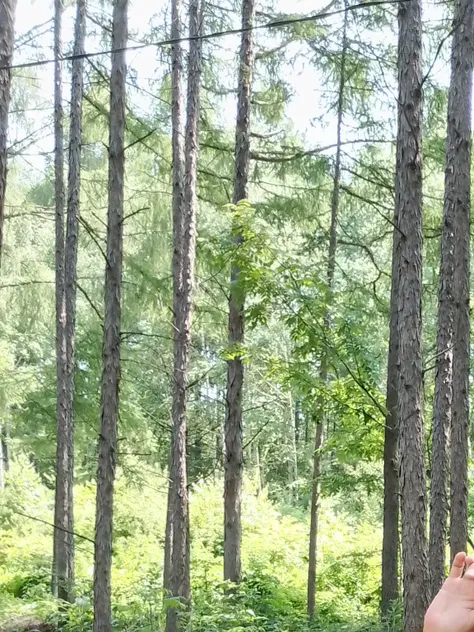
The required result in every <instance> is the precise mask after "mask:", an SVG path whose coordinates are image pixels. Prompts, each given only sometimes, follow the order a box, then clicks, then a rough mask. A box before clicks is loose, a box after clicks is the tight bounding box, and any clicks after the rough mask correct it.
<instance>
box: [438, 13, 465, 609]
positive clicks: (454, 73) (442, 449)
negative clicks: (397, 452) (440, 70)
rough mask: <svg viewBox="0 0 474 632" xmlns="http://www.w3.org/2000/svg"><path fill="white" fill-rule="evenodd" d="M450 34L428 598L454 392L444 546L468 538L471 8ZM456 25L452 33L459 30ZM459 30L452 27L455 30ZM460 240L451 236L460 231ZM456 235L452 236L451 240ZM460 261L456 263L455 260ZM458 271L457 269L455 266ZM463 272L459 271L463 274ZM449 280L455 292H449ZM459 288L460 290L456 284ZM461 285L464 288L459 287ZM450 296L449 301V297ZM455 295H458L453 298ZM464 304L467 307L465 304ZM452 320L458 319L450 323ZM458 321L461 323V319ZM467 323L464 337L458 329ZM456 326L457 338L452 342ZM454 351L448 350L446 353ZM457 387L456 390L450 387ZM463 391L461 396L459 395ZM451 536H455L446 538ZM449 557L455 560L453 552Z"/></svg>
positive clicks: (441, 552) (441, 551)
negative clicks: (466, 309)
mask: <svg viewBox="0 0 474 632" xmlns="http://www.w3.org/2000/svg"><path fill="white" fill-rule="evenodd" d="M453 22H454V27H455V28H454V32H453V42H452V52H451V84H450V87H449V102H448V128H447V136H446V167H445V189H444V209H443V233H442V239H441V267H440V274H439V287H438V337H437V349H436V353H437V366H436V375H435V397H434V403H433V448H432V458H431V462H432V466H431V506H430V549H429V553H430V554H429V560H430V577H431V596H432V597H434V595H435V594H436V593H437V592H438V590H439V588H440V586H441V584H442V582H443V580H444V576H445V562H446V531H447V516H448V498H447V486H448V432H449V429H450V426H451V421H452V404H453V390H456V393H457V395H456V402H457V406H458V408H457V410H458V411H459V414H458V415H457V417H456V419H455V420H453V428H454V426H456V429H455V430H454V433H453V445H452V468H453V478H452V489H453V500H454V497H455V496H456V499H455V500H454V504H453V513H452V525H451V528H452V527H453V526H454V533H453V530H452V532H451V543H452V544H453V545H454V546H453V547H452V550H453V552H457V551H460V550H461V549H462V550H465V547H466V538H467V532H466V529H467V504H466V502H467V499H466V496H465V494H467V420H468V404H467V400H466V401H463V400H464V398H465V397H466V396H467V377H468V370H469V352H468V346H469V321H468V320H467V321H466V320H465V319H463V317H462V315H461V311H462V310H460V307H461V304H462V303H463V299H462V298H461V295H462V294H463V292H464V293H465V294H464V304H465V305H466V306H467V307H468V287H469V272H468V270H467V276H466V265H467V268H468V267H469V255H468V253H467V257H466V258H464V255H463V254H462V253H463V248H467V249H469V230H468V232H467V234H466V235H462V230H464V229H465V226H466V225H465V223H464V222H465V221H466V218H467V227H469V207H470V144H471V92H472V59H471V58H472V54H471V53H472V45H473V41H472V32H471V31H472V27H473V17H472V7H471V4H470V3H467V2H465V1H459V0H458V1H457V2H456V3H455V9H454V20H453ZM460 22H462V26H460V27H459V23H460ZM458 27H459V28H458ZM458 226H459V229H460V231H461V232H460V234H458V233H457V230H459V229H458V228H457V227H458ZM455 232H456V234H455ZM456 256H460V258H459V260H458V261H456V259H455V257H456ZM456 264H457V265H456ZM463 266H464V267H463ZM463 277H464V279H463ZM455 280H456V282H457V283H456V288H455V285H454V284H455ZM459 281H460V285H458V283H459ZM464 283H465V285H463V284H464ZM455 290H456V295H455ZM458 290H460V291H461V294H458ZM466 299H467V300H466ZM455 316H456V317H457V319H456V323H455ZM465 316H466V317H467V319H468V312H466V314H465ZM466 322H467V338H466V328H465V324H466ZM455 325H456V338H458V340H455ZM453 345H454V347H453ZM453 348H454V349H455V355H456V356H457V357H456V360H455V362H456V373H457V375H456V380H455V382H453ZM466 359H467V364H464V363H465V362H466ZM454 383H455V384H456V385H455V386H454V385H453V384H454ZM463 388H465V389H466V390H465V394H463ZM453 536H454V537H453ZM453 557H454V553H453Z"/></svg>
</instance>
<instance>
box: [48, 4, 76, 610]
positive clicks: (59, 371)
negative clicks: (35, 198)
mask: <svg viewBox="0 0 474 632" xmlns="http://www.w3.org/2000/svg"><path fill="white" fill-rule="evenodd" d="M54 10H55V13H54V57H55V60H56V61H55V66H54V196H55V209H56V219H55V228H56V494H55V504H54V525H55V529H54V538H53V578H52V588H53V594H55V595H57V596H58V597H60V598H61V599H67V596H68V594H69V590H70V585H69V576H68V573H69V568H70V566H71V564H70V562H69V559H70V555H71V547H70V544H71V537H70V533H69V532H70V531H72V529H71V526H72V525H71V524H70V519H71V514H70V510H71V507H72V498H70V497H69V495H70V493H71V491H72V488H71V486H70V484H69V479H70V477H72V472H70V470H69V468H70V460H69V443H70V433H69V428H68V423H69V422H68V411H67V388H66V379H67V349H66V296H65V287H64V281H65V277H64V197H65V195H64V121H63V118H64V113H63V102H62V99H63V96H62V61H61V55H62V17H63V11H64V7H63V2H62V0H56V1H55V5H54Z"/></svg>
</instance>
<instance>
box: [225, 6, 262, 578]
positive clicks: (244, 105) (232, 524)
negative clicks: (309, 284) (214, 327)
mask: <svg viewBox="0 0 474 632" xmlns="http://www.w3.org/2000/svg"><path fill="white" fill-rule="evenodd" d="M254 16H255V0H242V28H243V29H246V30H244V31H243V32H242V39H241V45H240V66H239V84H238V98H237V119H236V127H235V156H234V157H235V170H234V195H233V202H234V204H237V203H238V202H240V201H241V200H245V199H247V197H248V179H249V167H250V109H251V93H252V72H253V65H254V52H253V34H252V31H251V30H249V29H251V28H252V26H253V22H254ZM234 239H235V243H236V244H240V243H241V242H242V239H243V237H242V235H241V234H237V235H236V236H235V238H234ZM239 272H240V271H239V268H238V266H237V265H235V264H233V265H232V270H231V274H230V299H229V324H228V339H229V345H230V346H232V347H238V346H241V345H243V343H244V301H245V297H244V296H243V293H242V290H241V288H239V287H238V280H239ZM243 385H244V367H243V363H242V358H241V357H240V356H238V355H237V356H236V357H234V358H232V360H229V361H228V363H227V390H226V401H225V403H226V412H225V427H224V434H225V441H224V443H225V460H224V579H225V580H229V581H231V582H233V583H239V582H240V579H241V572H242V561H241V554H240V549H241V540H242V522H241V506H242V498H241V496H242V469H243V454H242V390H243Z"/></svg>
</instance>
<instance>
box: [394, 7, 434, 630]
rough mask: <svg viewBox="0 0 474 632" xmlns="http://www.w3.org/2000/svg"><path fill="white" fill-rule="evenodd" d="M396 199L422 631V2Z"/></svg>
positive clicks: (402, 405) (404, 509)
mask: <svg viewBox="0 0 474 632" xmlns="http://www.w3.org/2000/svg"><path fill="white" fill-rule="evenodd" d="M398 20H399V40H398V81H399V97H398V98H399V103H398V132H397V165H396V183H395V204H396V208H397V213H398V227H399V231H400V235H399V241H398V255H397V256H398V263H399V271H398V283H399V286H398V290H399V291H398V339H399V345H400V348H399V362H400V374H399V379H400V381H399V393H398V415H399V432H400V442H399V447H400V492H401V515H402V550H403V606H404V630H405V632H421V630H422V629H423V617H424V614H425V612H426V609H427V606H428V597H429V594H428V593H429V576H428V562H427V550H426V549H427V542H426V490H425V464H424V456H423V388H422V356H421V350H422V346H421V331H422V328H421V252H422V232H421V219H422V147H421V141H422V137H421V115H422V84H421V54H422V44H421V3H420V0H414V1H413V2H407V3H403V4H402V5H400V8H399V18H398Z"/></svg>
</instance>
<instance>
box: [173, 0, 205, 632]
mask: <svg viewBox="0 0 474 632" xmlns="http://www.w3.org/2000/svg"><path fill="white" fill-rule="evenodd" d="M199 4H200V3H199V0H192V1H191V3H190V5H189V36H190V37H191V38H196V37H197V36H199V35H200V33H201V27H202V24H201V22H202V14H200V10H199ZM201 52H202V42H201V40H199V39H192V40H191V42H190V46H189V63H188V89H187V104H186V131H185V164H184V202H183V206H182V216H183V219H182V223H181V224H178V225H176V226H175V236H176V233H177V232H178V231H179V230H181V235H182V249H181V259H182V263H181V278H180V279H178V280H177V279H176V278H175V279H174V283H175V286H174V287H175V290H174V291H175V301H174V309H175V329H174V371H173V438H172V441H173V444H172V463H171V487H170V491H171V497H172V500H171V512H172V530H173V537H172V551H171V582H170V588H171V593H172V595H173V596H175V597H179V598H180V599H181V600H182V601H183V602H184V603H185V604H188V603H189V600H190V597H191V585H190V569H189V566H190V554H189V551H190V542H189V505H188V481H187V463H186V427H187V386H188V372H189V358H190V351H191V324H192V314H193V298H194V278H195V272H194V269H195V259H196V213H197V160H198V154H199V143H198V128H199V97H200V83H201V61H202V60H201V57H202V54H201ZM173 105H175V104H174V103H173ZM175 149H176V148H175ZM174 274H175V270H173V276H174ZM180 627H181V626H180V621H179V618H178V611H177V610H176V609H174V608H169V609H168V611H167V617H166V632H176V631H177V630H178V629H179V628H180Z"/></svg>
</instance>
